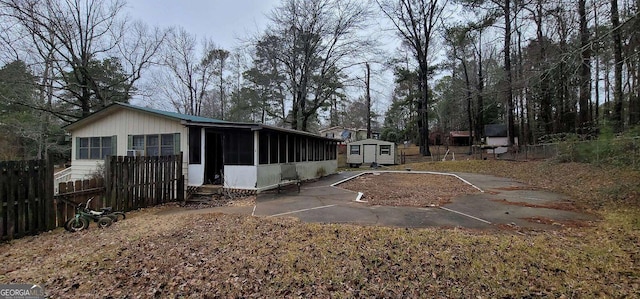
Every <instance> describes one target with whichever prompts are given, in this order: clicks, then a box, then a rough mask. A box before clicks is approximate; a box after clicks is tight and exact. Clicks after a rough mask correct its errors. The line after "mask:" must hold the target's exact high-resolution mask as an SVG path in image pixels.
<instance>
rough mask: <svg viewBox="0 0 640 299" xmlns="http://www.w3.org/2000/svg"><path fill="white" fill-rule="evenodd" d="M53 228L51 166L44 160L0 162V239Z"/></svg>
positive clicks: (54, 224) (32, 233) (54, 225)
mask: <svg viewBox="0 0 640 299" xmlns="http://www.w3.org/2000/svg"><path fill="white" fill-rule="evenodd" d="M55 227H56V223H55V213H54V209H53V165H51V164H50V163H49V162H48V161H47V160H32V161H7V162H0V238H1V239H3V240H8V239H13V238H19V237H22V236H25V235H34V234H37V233H40V232H43V231H47V230H50V229H54V228H55Z"/></svg>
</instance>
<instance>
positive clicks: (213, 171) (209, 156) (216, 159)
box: [204, 131, 224, 185]
mask: <svg viewBox="0 0 640 299" xmlns="http://www.w3.org/2000/svg"><path fill="white" fill-rule="evenodd" d="M204 140H205V144H204V152H205V154H204V183H205V184H207V185H222V175H223V174H222V171H223V169H224V165H223V163H222V134H221V133H218V132H212V131H207V132H206V134H205V139H204Z"/></svg>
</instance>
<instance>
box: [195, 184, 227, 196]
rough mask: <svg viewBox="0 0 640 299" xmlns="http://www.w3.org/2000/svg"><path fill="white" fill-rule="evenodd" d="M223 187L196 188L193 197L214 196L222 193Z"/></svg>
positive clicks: (203, 186)
mask: <svg viewBox="0 0 640 299" xmlns="http://www.w3.org/2000/svg"><path fill="white" fill-rule="evenodd" d="M222 189H223V186H222V185H202V186H198V187H196V189H195V190H194V191H193V193H192V195H193V196H206V195H215V194H221V193H222Z"/></svg>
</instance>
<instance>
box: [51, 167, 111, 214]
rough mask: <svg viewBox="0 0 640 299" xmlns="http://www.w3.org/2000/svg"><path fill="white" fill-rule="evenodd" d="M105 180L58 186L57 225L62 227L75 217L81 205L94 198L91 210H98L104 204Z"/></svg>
mask: <svg viewBox="0 0 640 299" xmlns="http://www.w3.org/2000/svg"><path fill="white" fill-rule="evenodd" d="M104 194H105V190H104V179H102V178H93V179H89V180H77V181H70V182H63V183H59V184H58V194H56V195H55V196H54V203H55V211H56V213H55V216H56V225H57V226H62V225H63V224H64V223H65V222H66V221H67V220H68V219H69V218H71V217H73V216H74V215H75V211H76V207H77V206H78V204H79V203H84V202H87V201H88V200H89V198H91V197H93V200H91V205H90V208H92V209H94V210H98V209H100V208H102V207H104V206H105V204H104V200H103V197H104Z"/></svg>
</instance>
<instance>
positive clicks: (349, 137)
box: [319, 126, 380, 142]
mask: <svg viewBox="0 0 640 299" xmlns="http://www.w3.org/2000/svg"><path fill="white" fill-rule="evenodd" d="M319 132H320V135H321V136H323V137H326V138H335V139H339V140H341V141H343V142H353V141H358V140H364V139H367V129H351V128H345V127H343V126H334V127H330V128H326V129H322V130H320V131H319ZM371 137H372V138H373V139H379V138H380V133H379V132H371Z"/></svg>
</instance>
